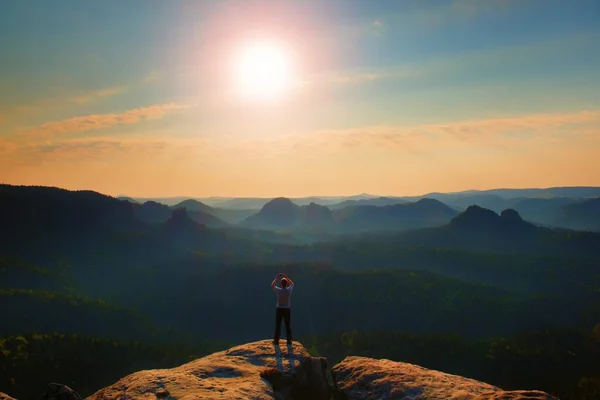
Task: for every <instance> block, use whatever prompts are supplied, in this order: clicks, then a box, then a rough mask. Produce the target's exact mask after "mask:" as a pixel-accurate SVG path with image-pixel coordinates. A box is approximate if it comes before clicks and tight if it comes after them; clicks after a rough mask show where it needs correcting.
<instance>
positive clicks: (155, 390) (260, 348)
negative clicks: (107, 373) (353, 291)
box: [88, 340, 310, 400]
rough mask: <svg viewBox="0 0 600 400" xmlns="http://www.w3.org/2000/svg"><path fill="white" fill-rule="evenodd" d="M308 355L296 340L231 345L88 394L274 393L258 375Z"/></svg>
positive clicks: (99, 398)
mask: <svg viewBox="0 0 600 400" xmlns="http://www.w3.org/2000/svg"><path fill="white" fill-rule="evenodd" d="M307 357H310V355H309V354H308V352H307V351H306V349H305V348H304V347H303V346H302V345H301V344H300V343H298V342H293V343H292V344H291V345H289V346H287V347H284V346H281V347H280V346H276V345H274V344H273V343H272V341H271V340H262V341H258V342H253V343H248V344H244V345H241V346H236V347H232V348H231V349H229V350H225V351H221V352H217V353H214V354H211V355H208V356H206V357H202V358H199V359H197V360H195V361H192V362H189V363H187V364H183V365H181V366H179V367H176V368H172V369H154V370H146V371H139V372H136V373H133V374H131V375H128V376H125V377H123V378H122V379H120V380H119V381H117V382H116V383H114V384H113V385H110V386H108V387H105V388H104V389H101V390H99V391H97V392H96V393H94V394H93V395H91V396H90V397H88V400H109V399H110V400H114V399H127V400H138V399H144V400H147V399H171V400H173V399H196V398H198V399H224V398H230V399H255V400H262V399H273V398H275V391H274V390H273V387H272V386H271V384H270V383H269V382H268V381H267V380H265V379H261V377H260V375H261V373H263V372H264V371H265V370H269V369H275V370H276V371H278V372H280V373H281V374H282V375H285V376H292V375H293V374H294V372H295V370H296V368H297V367H298V366H299V365H300V363H301V361H302V360H304V359H305V358H307Z"/></svg>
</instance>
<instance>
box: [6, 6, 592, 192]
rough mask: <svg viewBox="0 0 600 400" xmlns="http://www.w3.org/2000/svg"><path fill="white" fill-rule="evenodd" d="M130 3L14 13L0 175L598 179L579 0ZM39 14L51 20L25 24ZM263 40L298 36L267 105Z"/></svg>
mask: <svg viewBox="0 0 600 400" xmlns="http://www.w3.org/2000/svg"><path fill="white" fill-rule="evenodd" d="M133 3H135V1H132V3H131V4H130V3H128V5H127V7H123V8H122V9H119V10H117V9H112V8H111V7H109V6H108V5H101V4H95V3H86V4H87V5H86V7H89V8H86V7H84V6H83V5H82V4H83V3H73V9H72V10H70V12H71V13H72V14H73V15H80V16H81V17H82V18H83V17H86V15H87V14H86V13H90V12H92V11H91V8H92V7H96V8H98V10H96V11H97V12H103V13H106V17H107V18H112V23H111V24H95V23H92V22H90V24H87V25H86V24H75V23H73V22H72V21H74V20H72V19H68V20H64V21H63V20H62V19H61V18H62V16H63V14H61V13H59V11H58V10H54V9H52V7H49V6H48V3H44V2H35V1H34V2H32V3H31V4H32V5H31V7H30V8H27V7H23V8H22V9H21V8H19V7H20V6H15V8H14V10H12V13H13V14H11V18H10V19H7V20H6V21H4V22H6V23H5V24H0V26H2V28H0V37H2V39H0V44H9V45H10V46H4V47H3V48H6V49H8V50H7V51H6V52H5V56H6V57H7V58H6V59H7V60H10V62H9V63H7V64H4V65H3V66H0V182H2V183H9V184H18V185H48V186H58V187H62V188H67V189H91V190H96V191H99V192H102V193H106V194H110V195H120V194H125V195H129V196H136V197H153V196H154V197H168V196H181V195H183V196H194V197H202V196H257V197H274V196H288V197H300V196H310V195H352V194H358V193H365V192H367V193H372V194H379V195H419V194H424V193H428V192H433V191H439V192H445V191H446V192H449V191H460V190H468V189H490V188H497V187H503V188H509V187H512V188H517V187H550V186H577V185H586V186H600V174H599V173H598V171H600V75H598V74H597V71H598V70H600V55H599V53H598V52H597V48H596V47H597V43H598V42H599V41H600V29H599V28H598V27H597V24H594V21H593V20H592V19H590V18H589V16H588V15H587V14H586V12H585V9H584V8H582V9H578V10H579V11H577V13H578V14H577V15H578V18H579V19H578V20H577V22H578V23H577V24H571V23H569V22H568V21H567V20H565V19H564V18H563V17H562V15H563V14H562V11H561V7H562V6H560V5H558V4H555V5H554V6H552V7H550V8H549V9H548V6H547V4H548V3H543V4H542V3H539V2H536V1H532V2H530V3H528V5H527V6H522V7H519V6H516V5H515V4H517V3H516V2H506V3H505V4H506V6H503V7H500V8H498V7H490V6H489V4H491V2H490V3H486V2H481V3H480V2H467V0H444V2H440V5H439V6H435V7H433V6H431V7H420V6H418V5H414V7H413V6H411V7H412V8H411V7H408V6H407V5H406V4H405V5H403V6H401V5H400V3H403V2H388V1H384V2H382V3H381V4H380V6H378V7H375V6H367V5H366V4H365V5H361V6H360V7H359V6H358V5H354V6H352V7H348V8H347V9H346V8H343V7H342V5H343V4H344V3H343V2H341V3H340V2H337V1H334V0H332V1H331V2H324V3H323V4H321V5H319V4H320V3H318V2H292V1H288V0H286V1H283V0H282V2H281V3H277V4H279V5H278V6H277V7H275V8H273V7H274V6H272V5H269V4H273V3H269V2H265V1H261V0H252V1H251V3H252V4H254V5H257V4H259V5H261V7H250V6H249V5H245V4H250V3H243V2H235V1H232V2H224V3H219V2H213V3H202V4H201V3H200V2H199V3H198V4H196V3H194V4H192V3H185V2H177V1H174V2H173V3H169V4H172V5H171V6H170V7H166V6H156V9H153V8H149V9H148V10H147V11H146V12H145V13H141V14H140V13H139V12H137V9H136V7H135V6H133ZM467 3H468V5H469V7H467V8H465V7H466V5H467ZM209 4H210V5H209ZM336 4H337V5H336ZM441 4H443V5H441ZM503 4H504V3H503ZM519 4H521V3H519ZM544 4H546V5H544ZM338 6H339V7H342V8H339V9H336V7H338ZM538 6H539V7H545V8H544V9H545V10H546V11H547V15H548V19H547V20H546V21H545V22H543V23H542V22H540V23H539V24H538V25H532V24H531V22H530V21H531V19H530V18H529V17H528V15H530V13H535V12H536V10H537V8H536V7H538ZM203 7H204V8H206V9H204V8H203ZM246 7H247V8H246ZM357 7H358V8H357ZM402 7H405V8H406V7H408V8H406V9H403V8H402ZM553 7H554V8H553ZM196 8H197V9H196ZM36 10H37V11H38V14H39V17H40V18H42V16H44V15H53V17H48V18H47V19H44V21H46V22H45V23H43V24H39V25H36V27H37V28H35V29H33V28H32V29H29V30H28V28H26V27H27V26H29V25H23V24H19V21H21V22H23V23H24V21H28V19H27V18H29V17H31V18H33V17H32V16H31V15H30V14H31V13H32V12H34V11H36ZM336 10H337V11H336ZM344 10H346V11H344ZM466 10H468V11H469V12H468V13H467V12H466ZM342 11H344V12H342ZM48 13H50V14H48ZM53 13H55V14H53ZM248 13H250V14H251V15H250V14H248ZM34 14H35V13H34ZM38 14H35V15H38ZM241 15H246V17H247V18H241V17H240V16H241ZM442 15H443V16H444V18H443V19H440V16H442ZM407 16H410V18H408V17H407ZM88 17H90V15H87V17H86V18H88ZM6 18H8V17H6ZM44 18H46V17H44ZM84 19H85V18H84ZM75 20H76V19H75ZM87 20H89V21H93V19H87ZM490 20H494V21H496V23H497V24H498V25H499V26H505V27H506V28H507V29H508V28H510V29H511V32H513V31H514V32H515V33H510V34H508V33H506V34H502V35H500V34H499V33H498V32H497V31H492V30H491V28H490V26H492V25H493V24H489V21H490ZM156 21H161V22H160V24H158V25H157V22H156ZM486 21H487V22H486ZM527 21H529V22H527ZM0 22H2V19H1V18H0ZM253 24H254V25H253ZM175 25H176V26H178V27H179V28H178V29H171V28H172V27H173V26H175ZM169 27H171V28H169ZM459 27H460V29H458V28H459ZM259 28H260V29H259ZM445 28H452V29H450V30H448V29H445ZM120 29H121V30H126V31H127V32H129V34H127V35H122V34H119V32H121V30H120ZM519 29H521V30H523V32H525V31H527V32H528V34H527V35H522V36H518V35H517V33H516V32H520V31H519ZM256 32H259V33H260V34H259V35H255V33H256ZM504 32H507V31H506V30H504ZM113 36H114V37H113ZM255 36H256V37H257V38H258V37H259V38H260V40H262V41H266V42H267V43H269V41H270V40H272V43H286V46H288V47H286V49H288V50H289V49H292V51H291V53H289V54H292V53H293V54H292V55H291V56H290V58H289V59H288V61H289V62H290V63H291V67H292V68H291V70H290V71H291V72H290V77H289V80H288V81H286V82H285V83H286V84H289V85H288V86H289V88H288V89H289V90H287V91H286V92H285V93H284V94H280V95H279V97H278V98H276V99H275V100H272V101H266V102H265V101H254V100H248V99H240V98H239V97H236V96H235V95H234V92H235V90H236V87H235V82H236V77H235V76H233V75H232V71H235V70H236V68H237V69H239V67H240V65H236V64H235V63H236V62H237V61H236V60H237V59H239V57H238V58H236V54H237V53H236V51H239V48H242V49H243V48H244V46H246V44H245V43H253V40H255V39H254V38H255ZM111 38H112V39H111ZM38 39H40V40H38ZM2 41H4V42H6V43H4V42H2ZM27 43H29V44H28V45H25V44H27ZM236 49H237V50H236ZM289 54H288V55H289ZM246 63H251V64H252V63H253V64H254V66H253V68H254V69H251V70H250V71H254V70H256V71H258V72H256V74H260V79H262V80H263V81H264V84H263V83H261V84H256V83H255V82H252V81H250V82H246V83H245V85H246V86H247V87H250V88H252V89H251V90H256V91H259V92H260V91H261V90H262V89H261V88H264V89H265V92H264V93H257V94H265V93H270V92H268V91H267V90H266V88H267V86H268V85H269V84H270V83H269V73H271V74H273V73H275V72H276V71H275V72H273V71H269V70H267V71H266V72H265V71H263V70H260V68H262V67H261V63H260V60H259V61H258V62H257V61H256V60H254V61H246ZM271 64H273V63H271ZM242 67H244V66H242ZM267 67H268V65H267ZM242 69H243V68H242ZM280 72H281V71H280ZM257 76H258V75H257ZM250 79H252V75H250ZM257 79H258V77H257ZM286 79H288V78H286ZM260 82H262V81H260ZM280 83H281V82H280Z"/></svg>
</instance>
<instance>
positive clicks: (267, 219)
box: [239, 197, 302, 230]
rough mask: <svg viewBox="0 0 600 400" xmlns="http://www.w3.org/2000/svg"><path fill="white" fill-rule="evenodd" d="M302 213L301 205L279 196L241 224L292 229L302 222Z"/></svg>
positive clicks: (243, 225) (256, 227)
mask: <svg viewBox="0 0 600 400" xmlns="http://www.w3.org/2000/svg"><path fill="white" fill-rule="evenodd" d="M301 214H302V213H301V206H299V205H297V204H294V203H292V201H291V200H290V199H287V198H285V197H278V198H275V199H273V200H271V201H269V202H268V203H266V204H265V205H264V206H263V207H262V208H261V210H260V211H259V212H258V213H256V214H254V215H252V216H250V217H248V218H246V219H245V220H244V221H242V222H241V223H240V224H239V225H240V226H241V227H247V228H254V229H272V230H279V229H290V228H295V227H297V226H298V225H299V224H300V223H301V220H300V217H301Z"/></svg>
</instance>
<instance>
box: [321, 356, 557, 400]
mask: <svg viewBox="0 0 600 400" xmlns="http://www.w3.org/2000/svg"><path fill="white" fill-rule="evenodd" d="M332 372H333V373H334V374H335V376H336V379H337V383H338V385H339V387H340V389H342V390H344V392H345V393H346V394H347V395H348V398H349V399H351V400H367V399H369V400H370V399H373V400H375V399H377V400H387V399H406V400H408V399H410V400H557V399H555V398H554V397H552V396H550V395H548V394H547V393H544V392H540V391H535V390H534V391H522V390H519V391H503V390H502V389H500V388H498V387H495V386H492V385H489V384H487V383H483V382H479V381H477V380H474V379H469V378H464V377H461V376H457V375H451V374H446V373H443V372H439V371H435V370H431V369H427V368H423V367H420V366H418V365H413V364H408V363H402V362H395V361H390V360H375V359H372V358H365V357H346V358H345V359H344V360H343V361H342V362H341V363H339V364H337V365H335V366H334V367H333V371H332Z"/></svg>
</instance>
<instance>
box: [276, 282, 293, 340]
mask: <svg viewBox="0 0 600 400" xmlns="http://www.w3.org/2000/svg"><path fill="white" fill-rule="evenodd" d="M279 277H282V278H281V287H279V286H277V285H276V283H277V278H279ZM271 289H273V291H274V292H275V293H276V294H277V309H276V312H275V335H274V336H273V343H274V344H279V335H280V333H281V320H282V319H283V321H284V322H285V337H286V338H287V342H288V344H291V343H292V328H291V326H290V319H291V315H290V311H291V304H292V303H291V301H292V290H293V289H294V282H293V281H292V280H291V279H290V277H289V276H287V275H286V274H282V273H279V274H277V275H276V276H275V279H273V282H271Z"/></svg>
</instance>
